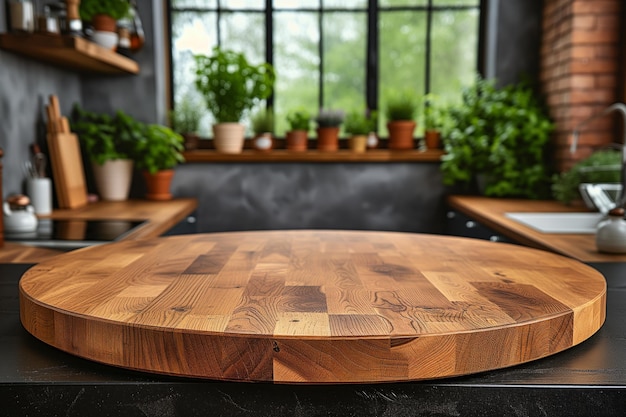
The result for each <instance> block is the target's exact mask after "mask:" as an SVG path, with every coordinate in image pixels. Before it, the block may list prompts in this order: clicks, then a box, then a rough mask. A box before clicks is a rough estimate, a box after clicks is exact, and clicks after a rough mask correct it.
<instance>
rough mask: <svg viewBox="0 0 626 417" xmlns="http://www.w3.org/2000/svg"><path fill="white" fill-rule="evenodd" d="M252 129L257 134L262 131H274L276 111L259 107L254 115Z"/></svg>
mask: <svg viewBox="0 0 626 417" xmlns="http://www.w3.org/2000/svg"><path fill="white" fill-rule="evenodd" d="M252 130H253V131H254V133H256V134H257V135H260V134H261V133H274V111H273V110H272V109H271V108H269V109H259V111H257V112H256V113H255V114H253V115H252Z"/></svg>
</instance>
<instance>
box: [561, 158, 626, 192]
mask: <svg viewBox="0 0 626 417" xmlns="http://www.w3.org/2000/svg"><path fill="white" fill-rule="evenodd" d="M621 160H622V155H621V152H619V151H615V150H601V151H597V152H595V153H593V154H591V155H590V156H589V157H588V158H586V159H583V160H582V161H579V162H577V163H576V164H575V165H574V166H573V167H572V168H571V169H570V170H569V171H566V172H561V173H559V174H554V175H553V176H552V196H553V197H554V199H555V200H558V201H560V202H562V203H565V204H570V203H571V202H572V201H574V200H576V199H578V198H580V192H579V190H578V186H579V185H580V184H581V183H612V182H620V181H621V168H620V167H621Z"/></svg>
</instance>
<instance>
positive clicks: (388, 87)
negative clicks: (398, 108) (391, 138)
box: [379, 11, 426, 125]
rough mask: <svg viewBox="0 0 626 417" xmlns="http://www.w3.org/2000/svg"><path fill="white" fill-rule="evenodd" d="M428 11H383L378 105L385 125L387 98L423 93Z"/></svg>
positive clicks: (419, 95)
mask: <svg viewBox="0 0 626 417" xmlns="http://www.w3.org/2000/svg"><path fill="white" fill-rule="evenodd" d="M425 62H426V13H425V12H404V11H402V12H384V13H381V17H380V57H379V65H380V82H379V96H380V100H379V109H380V110H381V111H380V119H381V125H384V123H386V121H385V120H384V118H385V114H384V113H385V112H384V110H385V108H386V102H387V98H389V97H390V96H396V95H398V94H404V93H407V94H414V95H416V96H418V97H421V96H422V95H423V94H424V83H425V71H424V69H425V65H424V63H425Z"/></svg>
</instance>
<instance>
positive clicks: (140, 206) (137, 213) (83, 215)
mask: <svg viewBox="0 0 626 417" xmlns="http://www.w3.org/2000/svg"><path fill="white" fill-rule="evenodd" d="M197 205H198V203H197V201H196V200H195V199H192V198H185V199H174V200H170V201H149V200H127V201H119V202H112V201H99V202H97V203H92V204H88V205H86V206H84V207H81V208H78V209H63V210H54V211H53V213H52V215H50V216H46V217H49V218H52V219H69V220H72V219H82V220H98V219H111V220H112V219H115V220H145V223H144V224H142V225H141V226H139V227H138V228H137V229H135V230H133V231H132V232H131V233H129V234H128V235H126V236H124V238H123V240H137V239H145V238H152V237H157V236H160V235H162V234H163V233H165V232H167V231H168V230H169V229H171V228H172V227H174V226H175V225H176V224H178V223H179V222H180V221H182V220H184V219H185V217H186V216H188V215H189V214H191V213H192V212H193V211H194V210H195V209H196V207H197ZM60 253H63V252H61V251H57V250H51V249H42V248H33V247H28V246H24V245H20V244H18V243H9V242H5V246H4V247H3V248H0V262H1V263H32V262H41V261H43V260H46V259H48V258H50V257H52V256H54V255H55V254H60Z"/></svg>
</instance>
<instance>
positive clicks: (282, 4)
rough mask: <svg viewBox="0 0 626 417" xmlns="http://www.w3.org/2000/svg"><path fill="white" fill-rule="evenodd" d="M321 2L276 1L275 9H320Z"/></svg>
mask: <svg viewBox="0 0 626 417" xmlns="http://www.w3.org/2000/svg"><path fill="white" fill-rule="evenodd" d="M319 7H320V0H274V8H275V9H310V8H319Z"/></svg>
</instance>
